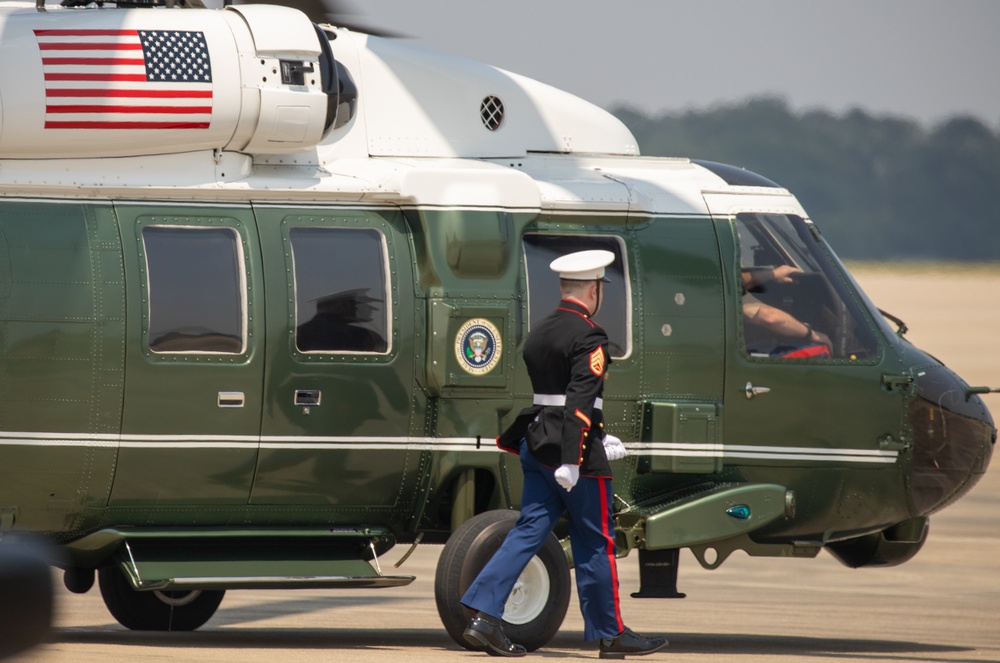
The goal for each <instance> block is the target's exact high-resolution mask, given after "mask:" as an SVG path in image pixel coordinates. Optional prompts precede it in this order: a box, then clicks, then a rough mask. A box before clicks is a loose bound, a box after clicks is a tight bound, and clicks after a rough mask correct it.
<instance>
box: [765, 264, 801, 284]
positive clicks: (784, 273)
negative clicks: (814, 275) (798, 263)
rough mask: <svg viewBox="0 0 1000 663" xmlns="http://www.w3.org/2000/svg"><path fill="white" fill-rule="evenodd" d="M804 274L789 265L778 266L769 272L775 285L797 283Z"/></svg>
mask: <svg viewBox="0 0 1000 663" xmlns="http://www.w3.org/2000/svg"><path fill="white" fill-rule="evenodd" d="M803 273H804V272H803V271H802V270H801V269H799V268H798V267H792V266H791V265H778V266H777V267H775V268H774V269H772V270H771V280H772V281H774V282H775V283H797V282H798V280H799V276H801V275H802V274H803Z"/></svg>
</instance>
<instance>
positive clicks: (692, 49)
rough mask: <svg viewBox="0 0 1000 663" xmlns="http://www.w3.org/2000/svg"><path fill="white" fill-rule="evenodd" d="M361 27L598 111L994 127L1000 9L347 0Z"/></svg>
mask: <svg viewBox="0 0 1000 663" xmlns="http://www.w3.org/2000/svg"><path fill="white" fill-rule="evenodd" d="M348 6H349V7H350V8H353V9H355V10H356V11H357V18H358V19H359V20H361V21H366V22H369V23H371V24H373V25H378V26H382V27H384V28H386V29H390V30H395V31H398V32H401V33H405V34H407V35H412V39H411V40H412V41H413V42H414V43H417V44H420V45H422V46H428V47H433V48H437V49H439V50H443V51H447V52H450V53H454V54H458V55H462V56H466V57H470V58H473V59H475V60H480V61H483V62H487V63H489V64H493V65H496V66H498V67H501V68H503V69H507V70H510V71H514V72H517V73H520V74H524V75H526V76H530V77H532V78H536V79H538V80H541V81H543V82H545V83H549V84H551V85H555V86H556V87H560V88H563V89H565V90H568V91H569V92H572V93H574V94H576V95H578V96H581V97H583V98H585V99H587V100H589V101H591V102H593V103H596V104H597V105H599V106H602V107H604V108H612V107H615V106H618V105H629V106H633V107H635V108H638V109H639V110H643V111H646V112H647V113H651V114H657V113H660V112H675V111H680V110H686V109H703V108H706V107H710V106H712V105H716V104H719V103H731V102H736V101H741V100H744V99H746V98H748V97H752V96H760V95H777V96H781V97H784V98H785V99H787V100H788V101H789V102H790V103H791V105H792V107H793V108H795V109H797V110H801V109H806V108H814V107H822V108H826V109H829V110H832V111H834V112H836V113H841V112H843V111H845V110H847V109H849V108H853V107H860V108H862V109H864V110H866V111H868V112H871V113H874V114H883V113H889V114H894V115H903V116H907V117H911V118H914V119H917V120H921V121H923V122H925V123H933V122H935V121H937V120H940V119H941V118H943V117H948V116H951V115H954V114H971V115H974V116H977V117H979V118H980V119H982V120H983V121H985V122H986V123H987V124H989V125H990V126H991V127H994V128H998V127H1000V74H998V71H997V69H998V65H1000V0H948V1H947V2H946V1H945V0H939V1H936V2H935V1H932V0H836V1H833V2H823V3H819V2H813V1H810V0H759V1H756V2H754V1H751V0H686V1H684V2H681V1H679V0H619V1H618V2H614V1H612V0H503V1H502V2H483V1H482V0H350V3H349V5H348Z"/></svg>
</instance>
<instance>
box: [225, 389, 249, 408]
mask: <svg viewBox="0 0 1000 663" xmlns="http://www.w3.org/2000/svg"><path fill="white" fill-rule="evenodd" d="M245 400H246V397H245V396H244V395H243V392H242V391H220V392H219V407H243V403H244V401H245Z"/></svg>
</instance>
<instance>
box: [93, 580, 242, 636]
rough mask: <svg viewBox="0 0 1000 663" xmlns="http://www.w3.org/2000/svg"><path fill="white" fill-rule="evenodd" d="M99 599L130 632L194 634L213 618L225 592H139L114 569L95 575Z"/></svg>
mask: <svg viewBox="0 0 1000 663" xmlns="http://www.w3.org/2000/svg"><path fill="white" fill-rule="evenodd" d="M98 584H99V585H100V587H101V596H102V597H104V605H106V606H108V611H109V612H111V615H112V616H113V617H114V618H115V619H117V620H118V623H119V624H121V625H122V626H124V627H125V628H129V629H132V630H133V631H193V630H195V629H196V628H198V627H199V626H201V625H202V624H204V623H205V622H207V621H208V620H209V619H211V618H212V615H214V614H215V611H216V610H217V609H218V608H219V604H220V603H222V597H223V596H225V595H226V592H225V590H198V589H195V590H183V591H175V590H164V591H152V592H138V591H136V590H134V589H132V585H131V584H130V583H129V581H128V579H127V578H126V577H125V574H124V573H122V572H121V571H120V570H119V569H118V568H116V567H105V568H103V569H101V570H100V572H99V573H98Z"/></svg>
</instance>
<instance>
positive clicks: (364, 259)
mask: <svg viewBox="0 0 1000 663" xmlns="http://www.w3.org/2000/svg"><path fill="white" fill-rule="evenodd" d="M289 236H290V239H291V243H292V260H293V262H294V264H295V328H296V333H295V345H296V347H297V348H298V349H299V350H300V351H302V352H378V353H384V352H388V350H389V341H388V339H389V338H390V334H389V314H388V307H387V305H386V301H387V293H388V279H387V278H386V252H385V243H384V242H383V239H382V234H381V233H379V232H378V231H377V230H372V229H368V228H293V229H292V230H291V232H290V234H289Z"/></svg>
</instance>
